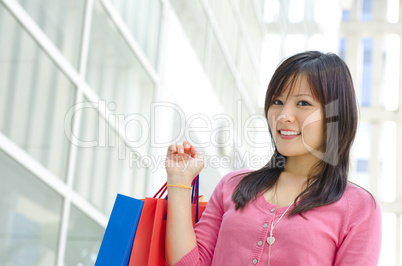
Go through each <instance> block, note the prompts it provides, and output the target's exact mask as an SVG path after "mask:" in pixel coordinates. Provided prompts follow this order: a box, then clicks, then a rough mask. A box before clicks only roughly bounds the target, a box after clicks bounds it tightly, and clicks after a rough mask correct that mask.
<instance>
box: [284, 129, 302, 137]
mask: <svg viewBox="0 0 402 266" xmlns="http://www.w3.org/2000/svg"><path fill="white" fill-rule="evenodd" d="M279 132H280V133H281V134H282V135H287V136H292V135H300V134H301V133H300V132H297V131H284V130H279Z"/></svg>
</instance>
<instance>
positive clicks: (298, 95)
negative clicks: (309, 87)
mask: <svg viewBox="0 0 402 266" xmlns="http://www.w3.org/2000/svg"><path fill="white" fill-rule="evenodd" d="M300 96H308V97H311V98H313V96H311V95H310V94H297V95H293V97H300Z"/></svg>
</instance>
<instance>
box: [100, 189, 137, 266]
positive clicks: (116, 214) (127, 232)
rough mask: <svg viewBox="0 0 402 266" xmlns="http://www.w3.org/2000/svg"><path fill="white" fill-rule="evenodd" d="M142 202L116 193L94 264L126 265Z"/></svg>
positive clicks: (103, 265) (102, 265) (101, 265)
mask: <svg viewBox="0 0 402 266" xmlns="http://www.w3.org/2000/svg"><path fill="white" fill-rule="evenodd" d="M143 205H144V202H143V201H142V200H138V199H134V198H131V197H128V196H124V195H122V194H117V197H116V201H115V203H114V205H113V209H112V213H111V215H110V218H109V221H108V224H107V227H106V230H105V234H104V236H103V239H102V243H101V246H100V249H99V252H98V257H97V259H96V262H95V265H96V266H110V265H119V266H120V265H122V266H127V265H128V262H129V259H130V254H131V249H132V245H133V241H134V236H135V234H136V231H137V226H138V222H139V219H140V215H141V211H142V209H143Z"/></svg>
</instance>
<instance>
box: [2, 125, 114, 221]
mask: <svg viewBox="0 0 402 266" xmlns="http://www.w3.org/2000/svg"><path fill="white" fill-rule="evenodd" d="M0 149H1V150H3V151H4V152H5V153H6V154H7V155H9V156H10V157H11V158H12V159H13V160H15V161H16V162H18V163H19V164H20V165H21V166H22V167H24V168H25V169H27V170H28V171H30V172H31V173H32V174H33V175H35V176H36V177H37V178H38V179H39V180H41V181H42V182H43V183H44V184H46V185H47V186H49V187H50V188H52V189H53V190H54V191H55V192H56V193H58V194H60V195H61V196H62V197H66V195H70V196H71V202H72V203H74V205H76V206H77V207H78V208H79V209H80V210H81V211H83V212H85V213H87V214H88V216H89V217H90V218H91V219H93V220H94V221H95V222H96V223H97V224H99V225H100V226H102V227H105V228H106V224H107V217H106V216H105V215H104V214H103V213H102V212H100V211H99V210H98V209H96V208H95V207H94V206H93V205H91V204H90V203H88V202H87V201H86V200H85V199H84V198H83V197H82V196H81V195H79V194H78V193H76V192H75V191H72V190H71V189H70V188H68V187H67V185H66V184H65V183H64V182H63V181H61V180H60V179H59V178H57V176H55V175H54V174H53V173H52V172H50V171H49V170H48V169H47V168H46V167H44V166H43V165H42V164H40V163H39V162H38V161H36V160H35V159H34V158H32V157H31V156H30V155H29V154H27V153H26V151H24V150H23V149H21V147H19V146H18V145H16V144H15V143H14V142H13V141H12V140H10V139H9V138H7V137H6V136H5V135H3V133H1V132H0Z"/></svg>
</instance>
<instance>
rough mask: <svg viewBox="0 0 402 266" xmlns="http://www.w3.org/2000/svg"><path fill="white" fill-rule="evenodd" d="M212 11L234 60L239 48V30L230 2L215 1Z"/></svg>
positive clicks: (225, 0)
mask: <svg viewBox="0 0 402 266" xmlns="http://www.w3.org/2000/svg"><path fill="white" fill-rule="evenodd" d="M213 12H214V17H215V20H216V22H217V23H218V26H219V31H220V33H221V34H222V36H223V38H224V40H225V44H226V46H227V48H228V49H229V52H230V54H231V55H232V58H233V59H234V60H236V58H237V54H238V49H239V47H238V44H239V41H240V31H239V24H238V22H237V19H236V17H235V16H234V14H233V8H232V4H231V3H230V1H228V0H219V1H215V3H214V9H213Z"/></svg>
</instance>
